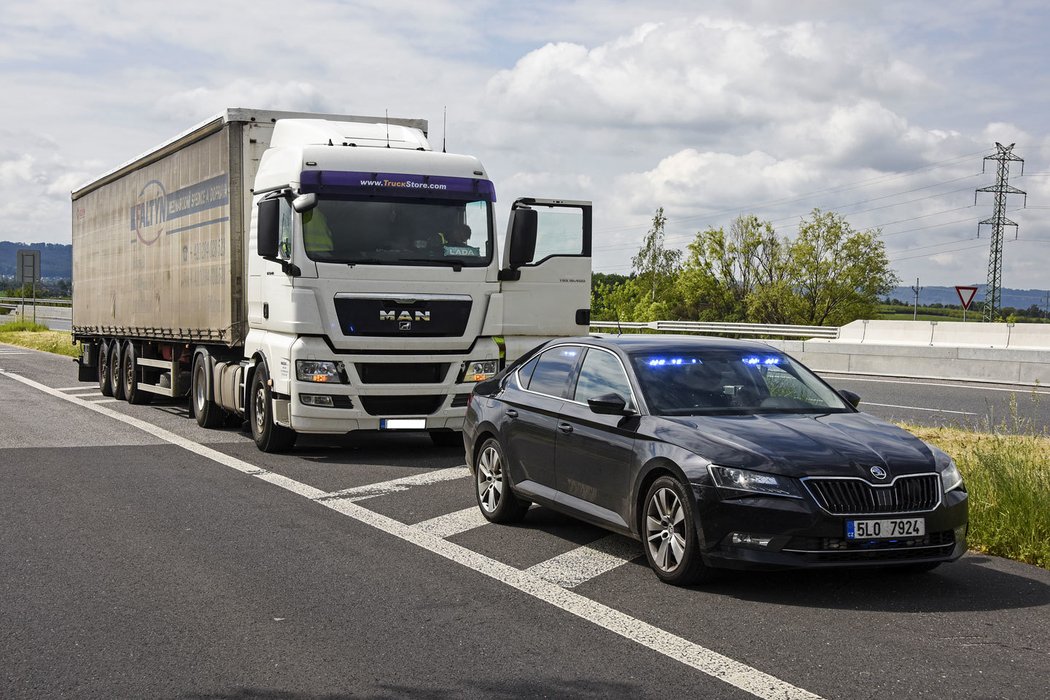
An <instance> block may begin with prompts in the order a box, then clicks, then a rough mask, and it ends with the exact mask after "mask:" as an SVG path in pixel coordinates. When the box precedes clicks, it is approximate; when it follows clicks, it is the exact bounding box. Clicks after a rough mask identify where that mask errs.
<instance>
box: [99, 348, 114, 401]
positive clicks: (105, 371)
mask: <svg viewBox="0 0 1050 700" xmlns="http://www.w3.org/2000/svg"><path fill="white" fill-rule="evenodd" d="M109 347H110V346H109V343H107V342H106V341H105V340H102V341H100V342H99V344H98V362H97V364H98V368H97V369H98V390H99V391H100V392H102V395H103V396H113V384H112V381H111V379H110V376H109V361H110V355H109Z"/></svg>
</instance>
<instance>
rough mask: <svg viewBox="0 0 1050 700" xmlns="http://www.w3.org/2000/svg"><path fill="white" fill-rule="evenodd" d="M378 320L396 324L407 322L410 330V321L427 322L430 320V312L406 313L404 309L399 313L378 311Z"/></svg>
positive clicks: (394, 310) (393, 310) (385, 310)
mask: <svg viewBox="0 0 1050 700" xmlns="http://www.w3.org/2000/svg"><path fill="white" fill-rule="evenodd" d="M379 320H380V321H398V322H402V321H409V322H410V323H409V328H411V327H412V325H411V321H429V320H430V312H429V311H408V310H406V309H403V310H401V311H398V310H397V309H390V310H389V311H388V310H387V309H380V310H379ZM399 328H400V326H399ZM402 330H404V328H402Z"/></svg>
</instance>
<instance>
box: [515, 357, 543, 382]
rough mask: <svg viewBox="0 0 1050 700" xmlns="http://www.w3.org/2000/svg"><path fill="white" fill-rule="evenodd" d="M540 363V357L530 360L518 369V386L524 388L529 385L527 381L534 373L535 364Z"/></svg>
mask: <svg viewBox="0 0 1050 700" xmlns="http://www.w3.org/2000/svg"><path fill="white" fill-rule="evenodd" d="M539 361H540V356H539V355H537V356H536V357H534V358H532V359H531V360H529V361H528V362H526V363H525V364H524V365H522V366H521V367H520V368H518V384H519V385H520V386H521V388H523V389H524V388H525V387H527V386H528V385H529V380H531V379H532V373H533V372H535V371H536V363H538V362H539Z"/></svg>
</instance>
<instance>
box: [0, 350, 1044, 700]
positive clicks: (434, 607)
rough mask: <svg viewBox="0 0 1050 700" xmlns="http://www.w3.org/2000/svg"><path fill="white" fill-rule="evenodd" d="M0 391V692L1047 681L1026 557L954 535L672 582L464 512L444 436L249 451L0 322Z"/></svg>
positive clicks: (592, 539)
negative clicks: (914, 569)
mask: <svg viewBox="0 0 1050 700" xmlns="http://www.w3.org/2000/svg"><path fill="white" fill-rule="evenodd" d="M846 381H855V382H857V383H858V384H859V381H857V380H843V381H842V382H839V381H837V379H836V380H835V381H833V383H836V384H837V385H840V386H843V387H846V388H851V389H853V388H854V385H852V384H851V385H848V386H847V385H846V383H845V382H846ZM74 387H76V388H74ZM854 390H857V389H854ZM880 391H886V392H889V391H890V389H889V388H888V387H886V388H883V387H878V386H876V385H874V384H872V385H871V386H868V385H864V386H863V391H858V393H861V394H862V395H863V396H864V398H865V401H867V400H868V399H869V398H870V399H871V401H873V402H877V403H887V404H888V403H895V404H896V403H900V404H905V403H907V404H909V405H916V406H918V407H922V406H921V404H922V401H920V398H921V397H922V396H923V395H924V393H923V392H930V391H936V390H932V389H931V388H930V387H925V388H922V389H916V391H917V392H919V393H918V394H916V395H911V394H909V395H908V396H907V397H906V398H907V401H904V400H902V401H899V402H898V401H895V400H894V401H891V400H889V399H890V397H891V396H892V394H890V393H886V394H883V393H879V392H880ZM944 391H951V392H955V391H957V390H956V389H954V388H948V389H944ZM916 397H919V398H916ZM0 398H2V401H0V480H2V481H0V483H2V488H0V535H2V536H0V629H3V631H4V633H3V634H2V635H0V659H2V661H3V663H2V664H0V697H4V698H66V697H68V698H96V697H97V698H114V697H117V698H137V697H150V698H230V699H234V698H236V699H243V698H269V699H270V700H278V699H280V700H289V699H296V700H299V699H302V700H307V699H310V700H320V699H322V698H324V699H325V700H332V699H334V698H343V697H360V696H365V697H380V698H386V697H390V698H393V697H413V698H443V697H463V696H475V697H519V696H547V697H561V696H578V697H660V698H667V697H686V696H688V697H700V698H749V697H770V698H772V697H813V696H814V695H815V696H820V697H826V698H864V697H872V698H882V697H891V696H892V697H894V698H913V697H932V698H945V697H981V698H985V697H1007V698H1029V697H1044V696H1045V692H1046V688H1047V685H1048V682H1050V670H1048V669H1050V624H1048V623H1050V572H1047V571H1044V570H1041V569H1037V568H1034V567H1030V566H1025V565H1022V564H1017V563H1014V562H1010V561H1006V560H1002V559H998V558H995V557H987V556H977V555H967V556H965V557H964V558H963V559H962V560H960V561H959V562H956V563H954V564H952V565H947V566H942V567H940V568H939V569H937V570H936V571H934V572H932V573H928V574H924V575H900V574H891V573H886V572H875V571H854V572H802V573H782V574H761V575H754V574H752V575H743V574H741V575H732V576H728V577H726V578H725V579H724V580H722V581H720V582H717V583H715V584H713V585H709V586H706V587H703V588H694V589H676V588H672V587H669V586H665V585H662V584H660V583H659V582H658V581H657V580H656V578H655V577H654V576H653V575H652V573H651V572H650V571H649V570H648V568H647V567H646V566H645V563H644V559H639V558H638V557H637V555H638V554H640V549H638V548H637V545H634V544H633V543H632V542H630V541H629V540H625V539H623V538H619V537H615V536H612V537H611V536H609V535H607V534H606V533H604V532H603V531H601V530H598V529H596V528H593V527H590V526H587V525H583V524H579V523H576V522H574V521H572V520H570V519H568V518H564V517H562V516H559V515H557V514H555V513H552V512H550V511H548V510H546V509H543V508H534V509H533V510H532V511H531V512H530V513H529V515H528V516H527V518H526V520H525V522H524V523H523V524H522V525H521V526H515V527H503V526H496V525H488V524H480V523H479V522H478V521H477V515H476V512H475V507H474V505H473V497H472V494H471V486H470V482H469V480H468V479H467V477H466V475H465V470H464V469H463V467H462V464H463V460H462V456H461V455H460V454H458V452H457V450H455V449H438V448H434V447H431V446H430V443H429V440H428V439H427V438H426V437H425V436H418V435H405V436H399V435H379V436H364V437H342V438H324V439H321V438H304V439H303V440H302V441H301V443H300V445H299V446H298V447H297V449H296V451H295V452H294V453H293V454H289V455H265V454H262V453H260V452H258V451H257V450H256V449H255V446H254V444H253V443H252V441H251V439H250V437H249V436H247V435H246V434H244V433H242V432H241V431H240V430H239V429H238V428H235V427H231V428H228V429H225V430H219V431H205V430H203V429H200V428H199V427H198V426H197V424H196V423H195V422H194V421H193V419H192V418H190V417H189V416H188V413H187V411H186V408H185V406H184V405H183V404H180V403H166V404H158V405H150V406H131V405H128V404H126V403H122V402H115V401H112V400H107V399H103V398H102V397H101V396H100V395H99V394H98V393H97V390H95V389H94V388H93V387H92V386H91V385H88V384H83V385H79V387H78V384H77V382H76V380H75V372H74V366H73V364H72V363H71V362H70V361H69V360H68V359H66V358H59V357H55V356H51V355H46V354H43V353H36V352H33V351H28V350H22V349H18V348H12V347H10V346H3V345H0ZM878 399H885V400H878ZM974 401H980V399H974ZM960 405H961V406H963V409H964V410H968V409H966V406H969V405H970V404H965V403H964V404H960ZM975 405H976V404H975ZM869 410H872V412H875V407H874V406H872V407H870V409H869ZM879 410H880V411H881V410H882V408H879ZM888 410H897V409H888ZM927 413H929V412H924V411H915V414H916V415H925V414H927ZM880 415H881V414H880ZM940 418H941V417H937V418H935V419H936V420H939V419H940ZM632 548H633V549H632ZM595 552H597V553H598V554H600V555H603V556H597V555H595ZM610 553H612V554H610ZM613 554H615V556H613ZM566 561H569V562H570V563H569V565H565V563H566ZM572 562H575V564H574V563H572Z"/></svg>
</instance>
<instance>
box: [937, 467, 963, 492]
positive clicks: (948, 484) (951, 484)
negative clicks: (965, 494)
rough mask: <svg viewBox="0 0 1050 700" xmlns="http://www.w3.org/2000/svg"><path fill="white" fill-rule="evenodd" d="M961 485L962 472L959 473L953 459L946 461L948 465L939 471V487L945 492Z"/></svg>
mask: <svg viewBox="0 0 1050 700" xmlns="http://www.w3.org/2000/svg"><path fill="white" fill-rule="evenodd" d="M962 485H963V478H962V474H961V473H959V467H957V466H955V460H954V459H953V460H951V461H949V462H948V466H947V467H945V468H944V471H942V472H941V487H942V488H943V489H944V492H945V493H948V492H949V491H952V490H954V489H957V488H959V487H960V486H962Z"/></svg>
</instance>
